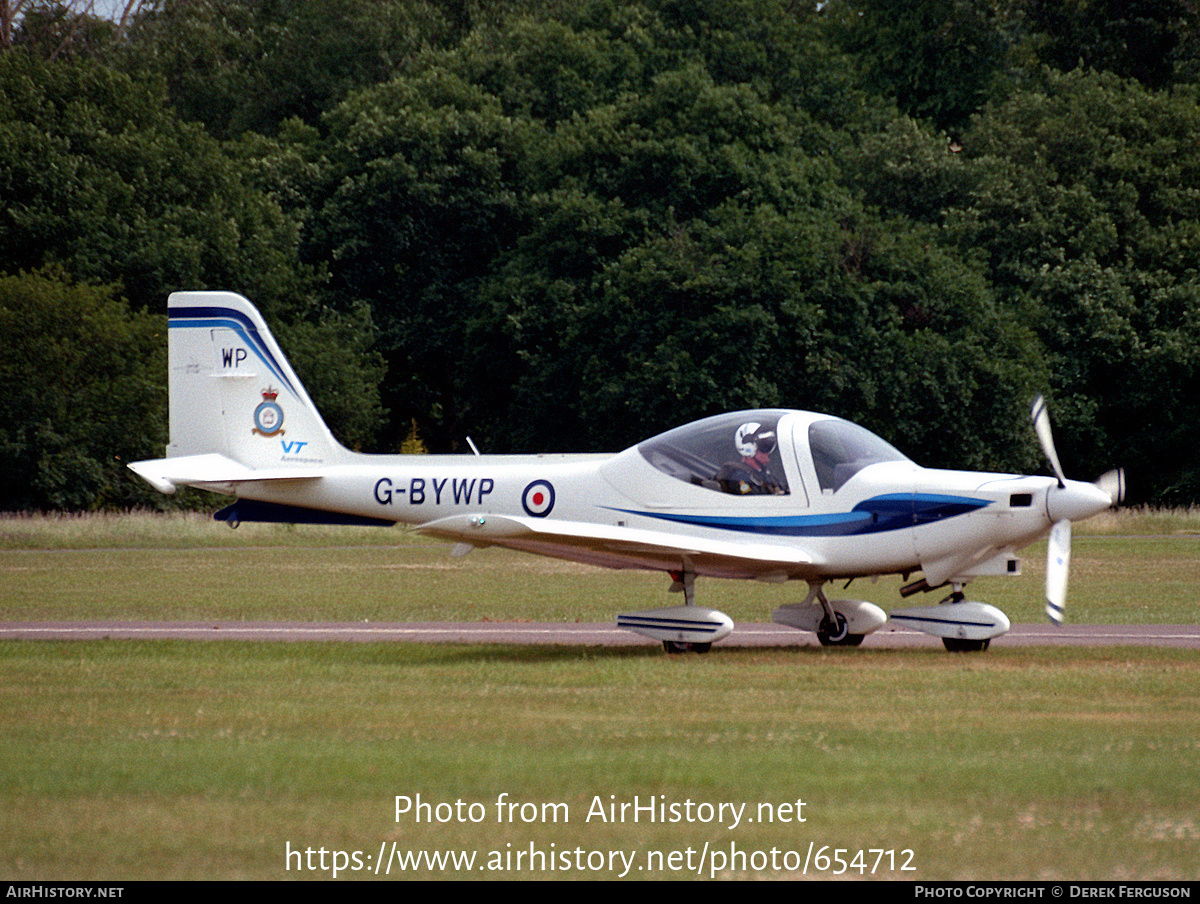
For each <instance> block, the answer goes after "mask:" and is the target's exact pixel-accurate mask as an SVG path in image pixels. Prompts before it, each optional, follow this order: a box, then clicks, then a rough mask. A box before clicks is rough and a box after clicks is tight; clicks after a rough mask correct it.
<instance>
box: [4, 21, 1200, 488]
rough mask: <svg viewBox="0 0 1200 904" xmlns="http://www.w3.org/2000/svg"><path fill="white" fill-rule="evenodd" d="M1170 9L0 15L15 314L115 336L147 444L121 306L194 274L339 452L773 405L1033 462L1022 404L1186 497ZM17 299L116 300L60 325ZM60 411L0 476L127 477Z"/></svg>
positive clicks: (23, 350)
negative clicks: (274, 340) (258, 332)
mask: <svg viewBox="0 0 1200 904" xmlns="http://www.w3.org/2000/svg"><path fill="white" fill-rule="evenodd" d="M39 9H40V10H42V11H43V12H41V13H39V15H40V16H41V18H40V19H37V22H41V23H43V25H39V27H45V26H44V23H45V22H48V21H61V17H60V18H59V19H55V18H54V15H56V14H55V13H54V8H53V7H47V6H43V7H39ZM60 12H61V10H60ZM32 21H33V20H31V22H32ZM85 24H86V23H85ZM1197 24H1198V21H1197V16H1196V14H1195V13H1194V12H1191V11H1189V9H1188V7H1187V5H1185V4H1180V3H1176V2H1174V0H1156V2H1152V3H1151V2H1148V3H1142V4H1133V5H1132V6H1130V5H1129V4H1122V5H1115V4H1103V3H1094V2H1079V3H1070V4H1066V5H1063V4H1045V3H1041V2H1039V0H1008V2H1001V3H996V2H986V3H985V2H982V0H921V2H918V3H912V4H907V5H905V6H904V7H902V8H898V7H896V6H895V5H894V4H882V3H878V2H877V0H834V2H832V3H828V4H822V5H820V6H819V7H818V6H815V5H814V6H802V5H799V4H795V3H791V2H787V0H582V2H576V3H571V4H566V3H562V2H555V0H420V2H411V0H314V2H310V3H303V4H299V3H289V2H285V0H276V2H270V3H263V2H261V0H222V2H221V3H220V4H217V3H215V2H210V0H190V2H182V0H159V2H153V3H150V2H147V3H144V4H143V5H142V7H141V9H140V10H139V11H138V13H137V15H136V16H135V17H134V18H133V19H132V21H130V22H128V23H127V27H126V28H125V29H124V30H123V31H121V32H117V31H115V30H112V29H108V30H105V29H103V28H101V27H99V24H98V23H95V22H94V21H92V22H91V25H92V26H93V27H92V28H91V29H90V30H89V29H82V30H81V31H80V33H86V34H88V35H89V39H88V41H87V42H86V43H82V44H80V45H79V46H78V47H77V48H75V52H65V53H59V52H58V51H55V53H54V54H50V53H48V52H46V50H45V48H46V47H47V46H48V44H47V42H46V41H44V40H34V38H35V37H36V36H35V35H32V34H29V35H25V38H24V39H23V35H22V32H21V31H20V28H18V30H17V33H16V36H15V38H14V41H13V46H12V48H11V49H9V50H7V51H4V52H0V241H2V242H3V247H4V248H5V252H6V254H5V264H4V267H3V269H4V271H5V272H7V273H8V274H9V275H10V277H11V279H10V280H8V281H4V282H2V283H0V286H2V287H3V291H4V292H5V293H7V294H6V295H4V297H0V315H2V316H5V317H8V318H10V319H11V320H12V322H19V321H20V319H21V318H22V317H29V318H34V319H36V318H41V319H37V320H36V322H38V323H40V324H42V329H43V330H45V331H47V336H46V337H42V338H44V339H45V340H46V341H49V339H48V336H49V335H50V334H55V333H61V335H60V336H59V338H58V339H57V340H55V341H56V343H57V347H60V348H62V347H66V345H69V344H70V343H71V342H78V343H83V344H84V345H85V346H86V347H88V348H90V349H91V350H92V351H91V353H90V355H89V356H88V359H89V361H90V362H91V366H101V362H103V361H105V360H107V359H108V358H110V357H111V358H112V359H113V364H112V368H111V374H110V377H109V378H110V379H111V380H112V381H114V382H113V385H114V386H115V385H118V384H120V385H121V386H122V387H124V388H123V389H122V390H121V393H122V394H123V395H124V396H129V395H131V394H137V392H138V391H140V390H135V388H134V387H141V389H144V390H145V391H144V393H143V394H142V396H141V398H140V401H139V402H138V405H139V406H141V407H139V408H137V409H136V410H137V411H138V412H139V413H138V414H137V418H136V421H137V423H138V424H142V423H143V422H145V423H146V426H145V427H144V428H142V427H132V426H128V430H137V431H138V435H139V436H142V437H144V438H145V443H148V444H149V445H150V446H156V444H157V446H161V443H162V442H163V437H162V436H161V432H162V430H163V429H164V427H165V417H164V416H163V413H162V411H161V405H162V403H163V391H162V384H163V382H164V381H165V375H164V374H163V373H162V370H161V368H162V364H161V360H160V359H158V358H155V357H154V356H155V355H161V349H160V350H158V351H155V350H153V349H150V348H149V347H148V345H147V344H146V343H145V342H144V341H143V339H144V338H145V336H147V335H148V334H149V331H150V328H149V327H148V326H146V325H147V324H150V323H153V322H154V321H153V318H154V317H155V316H157V315H156V314H155V313H153V312H158V313H159V314H160V313H161V311H162V304H163V299H164V298H165V296H166V294H168V293H169V292H170V291H172V290H174V289H178V288H199V287H213V288H226V289H234V290H237V291H241V292H243V293H244V294H246V295H247V296H249V297H251V298H252V299H253V300H254V301H255V302H256V303H259V304H260V305H262V306H263V308H264V309H265V311H266V313H267V315H268V317H269V318H271V319H272V322H273V324H274V323H279V324H280V328H279V330H278V332H279V333H280V338H281V341H282V342H283V343H284V345H285V347H287V348H288V350H289V353H290V354H291V356H292V357H293V359H294V362H295V364H296V366H297V369H298V370H299V371H300V372H301V376H302V377H303V378H304V379H305V381H306V383H307V384H308V385H309V387H310V391H312V393H313V395H314V397H315V398H316V399H317V402H318V404H319V405H320V406H321V407H322V409H323V411H324V412H325V414H326V416H327V418H328V419H329V421H330V423H331V426H332V427H333V429H334V432H335V433H337V434H338V435H339V437H341V438H342V439H343V441H345V442H347V443H349V444H351V445H357V446H362V447H364V448H398V447H399V445H400V444H401V442H402V441H403V439H404V438H405V437H406V436H407V435H408V434H409V432H410V427H411V425H412V424H413V423H414V422H415V423H416V424H417V427H418V431H419V433H420V436H421V438H422V439H424V440H425V442H426V444H427V445H428V446H429V447H430V448H432V449H434V450H443V449H450V448H455V447H456V446H457V444H458V443H459V442H460V441H461V439H462V437H463V436H464V435H465V434H466V433H470V434H471V435H472V436H473V437H474V438H475V439H476V440H477V441H481V442H482V443H484V444H485V445H486V447H487V448H488V449H489V450H490V451H505V450H540V449H588V448H591V449H601V448H609V449H611V448H617V447H620V446H622V445H624V444H626V443H629V442H632V441H634V440H636V439H638V438H640V437H642V436H645V435H647V434H649V433H652V432H655V431H657V430H661V429H665V428H667V427H670V426H674V425H675V424H678V423H680V422H683V421H685V420H687V419H690V418H693V417H698V416H701V415H704V414H708V413H712V412H714V411H718V410H722V409H727V408H734V407H741V406H756V405H782V406H794V407H807V408H815V409H820V410H828V411H831V412H834V413H838V414H841V415H844V416H847V417H850V418H853V419H855V420H858V421H861V422H863V423H865V424H867V425H868V426H870V427H872V428H874V429H876V430H877V431H878V432H880V433H881V434H883V435H884V436H886V437H887V438H889V439H891V440H893V441H894V442H896V443H897V444H898V445H900V446H901V447H902V448H904V449H905V450H907V451H910V452H911V453H912V454H913V455H914V457H916V458H918V459H919V460H921V461H923V462H925V463H928V464H946V465H949V464H961V465H967V466H976V467H994V468H1011V469H1020V470H1024V469H1029V468H1036V467H1038V463H1039V453H1038V452H1037V450H1036V448H1035V444H1034V443H1033V441H1032V439H1031V437H1030V431H1029V428H1028V424H1027V416H1026V404H1027V402H1028V400H1029V398H1030V397H1031V396H1032V395H1033V394H1035V393H1036V392H1047V393H1048V394H1049V395H1050V396H1051V399H1052V407H1053V410H1054V414H1055V418H1056V420H1057V421H1058V423H1059V436H1060V447H1061V451H1062V453H1063V458H1064V461H1065V462H1066V463H1067V464H1068V469H1069V470H1071V471H1072V472H1073V475H1077V476H1087V474H1088V473H1089V472H1096V473H1099V471H1101V470H1103V469H1105V468H1107V467H1109V466H1111V465H1113V464H1118V463H1123V464H1126V465H1128V466H1129V467H1130V472H1131V476H1132V478H1133V486H1134V487H1135V488H1136V489H1137V490H1138V491H1139V498H1142V499H1156V500H1162V501H1174V502H1183V501H1193V500H1195V499H1196V498H1197V495H1198V494H1200V461H1197V459H1196V457H1195V456H1194V455H1193V454H1192V453H1191V451H1190V450H1191V448H1192V447H1194V446H1195V445H1196V441H1197V437H1196V434H1197V432H1200V426H1197V425H1198V424H1200V418H1197V414H1200V412H1197V410H1196V409H1197V405H1198V404H1200V403H1198V402H1197V401H1196V400H1197V398H1198V397H1200V394H1198V393H1197V388H1198V387H1197V369H1196V355H1197V353H1196V351H1195V349H1196V348H1198V347H1200V342H1198V340H1200V336H1197V335H1196V332H1197V330H1200V316H1198V311H1197V271H1196V267H1197V265H1196V258H1197V242H1198V241H1200V236H1198V235H1197V229H1198V228H1200V200H1198V197H1200V196H1198V195H1197V186H1200V178H1198V176H1200V173H1198V172H1197V170H1198V168H1200V159H1198V157H1197V155H1198V154H1200V151H1198V150H1197V145H1196V142H1195V138H1194V136H1195V135H1196V134H1197V132H1198V130H1197V125H1200V123H1197V117H1198V116H1200V113H1198V109H1200V107H1198V105H1197V100H1198V97H1197V91H1198V90H1200V89H1198V88H1197V85H1196V83H1195V77H1196V75H1197V72H1196V66H1195V60H1196V59H1197V53H1198V49H1197V46H1196V42H1197V36H1198V31H1197ZM31 27H32V26H31ZM1133 34H1136V35H1137V36H1138V39H1137V40H1131V39H1130V38H1129V36H1130V35H1133ZM51 55H53V56H54V59H52V60H51V59H48V58H47V57H49V56H51ZM1106 70H1107V71H1106ZM46 267H51V268H52V269H50V270H47V269H44V268H46ZM31 274H32V275H31ZM30 299H37V302H36V304H35V305H34V306H35V307H37V308H38V309H39V310H40V309H45V308H47V307H56V306H57V307H60V308H62V309H63V311H65V312H70V311H84V310H85V309H87V310H90V309H91V308H89V307H88V306H89V305H90V306H93V307H95V306H97V305H98V306H99V308H102V309H103V310H105V311H106V312H107V313H106V314H105V315H104V318H107V320H106V322H108V321H111V322H113V323H117V322H120V323H124V324H125V325H124V326H122V327H121V328H120V329H118V328H116V327H115V326H114V327H111V328H106V329H105V330H103V331H99V332H97V333H96V337H95V339H96V341H95V342H93V341H91V340H85V339H84V338H81V337H80V336H79V335H78V333H77V332H76V333H71V332H70V331H69V330H68V327H69V326H71V324H72V323H73V318H72V317H71V316H69V314H68V316H65V317H63V318H59V319H55V318H53V317H49V316H43V315H42V314H38V315H36V317H35V315H34V314H33V313H30V308H29V305H31V304H34V302H33V301H31V300H30ZM22 305H24V307H22ZM122 310H123V311H124V315H123V316H124V317H125V320H121V316H122V315H120V314H119V312H121V311H122ZM134 312H137V313H134ZM95 316H97V317H99V316H100V315H98V314H97V315H95ZM146 318H149V319H146ZM79 319H80V318H79V317H75V318H74V321H78V320H79ZM31 322H32V321H31ZM72 328H73V327H72ZM12 335H13V339H12V342H13V348H12V349H11V351H12V352H13V353H14V354H15V355H17V356H18V357H21V358H23V359H24V362H29V361H32V360H34V356H35V355H43V354H45V353H44V351H43V350H42V349H40V347H38V346H36V344H30V345H28V346H26V345H25V344H24V343H26V341H29V342H30V343H33V339H32V338H30V337H28V335H27V332H26V333H21V332H20V331H17V332H16V333H15V334H12ZM101 347H102V348H104V349H105V351H103V352H101V351H97V349H98V348H101ZM48 360H49V361H55V362H57V363H54V364H53V365H52V366H50V369H49V372H48V373H47V374H46V376H45V379H46V380H49V381H53V380H56V379H60V377H59V372H61V380H60V381H66V382H68V383H69V382H70V381H71V380H72V376H71V375H72V374H73V373H74V371H72V369H71V368H72V367H74V366H75V365H73V364H71V363H70V362H68V361H66V360H60V359H55V358H53V356H51V357H50V358H48ZM131 361H140V362H141V364H142V369H141V371H136V369H135V371H129V370H127V369H125V368H127V366H128V362H131ZM22 366H25V364H24V363H23V364H22ZM55 368H58V371H59V372H56V371H55ZM134 372H137V373H140V376H139V377H138V379H142V378H145V379H146V380H147V383H145V384H139V383H136V382H135V381H133V377H132V376H131V374H133V373H134ZM5 379H6V380H8V381H12V382H11V384H10V383H4V384H0V389H3V390H4V391H6V392H7V391H9V387H10V385H11V386H12V387H15V388H13V389H12V390H11V391H12V392H13V394H14V395H13V398H23V396H22V395H21V393H22V392H26V390H25V389H24V388H23V386H24V383H23V382H22V381H24V380H25V379H27V376H26V375H25V373H24V371H23V370H21V368H17V367H15V368H9V369H8V370H7V371H6V372H5ZM122 381H125V382H122ZM79 401H80V405H82V406H83V407H80V406H78V405H77V406H71V411H72V413H73V414H74V417H73V418H71V417H69V416H68V415H67V414H66V413H64V410H63V409H61V408H55V407H54V406H52V405H48V403H43V404H41V405H40V406H39V405H32V404H27V403H22V404H16V405H8V406H6V407H4V408H3V409H0V414H2V417H0V461H3V462H4V463H6V464H10V466H11V467H12V468H16V469H18V470H19V472H20V473H21V474H24V475H29V476H28V478H27V479H25V480H24V483H23V486H24V487H25V489H23V490H22V494H23V495H20V496H13V497H12V498H10V499H6V500H5V503H4V505H5V506H28V507H73V508H80V507H81V508H87V507H93V506H97V505H121V504H132V503H135V502H141V501H143V499H144V498H145V497H144V496H143V495H142V494H141V491H140V489H139V488H137V484H136V483H135V482H133V481H132V480H126V479H124V478H123V476H121V475H120V474H119V470H120V469H119V468H118V467H115V466H113V465H112V462H114V461H117V460H118V459H120V460H124V457H125V456H127V455H130V454H147V455H152V454H157V447H155V448H152V449H150V450H148V451H146V452H144V453H143V452H141V451H138V452H136V453H135V452H134V451H131V450H129V449H127V448H126V446H125V445H122V444H121V443H117V442H116V440H115V439H114V438H113V436H112V433H111V424H110V423H109V420H108V419H110V418H111V417H113V414H112V410H111V409H107V408H104V407H103V406H102V405H100V404H99V402H98V401H97V400H95V399H91V398H90V397H87V396H82V395H81V397H80V400H79ZM156 406H157V407H156ZM385 412H386V416H385ZM155 418H158V420H157V422H156V423H157V426H154V425H153V424H151V423H150V422H153V421H154V420H155ZM87 424H94V425H95V430H94V437H93V436H87V437H85V436H83V435H82V434H80V433H79V432H78V431H79V430H80V429H82V427H81V425H87ZM124 441H125V442H128V438H127V437H126V438H125V440H124ZM39 443H40V444H41V446H40V447H39ZM39 448H42V449H43V452H39V451H38V449H39ZM106 456H107V457H106ZM39 475H40V476H39ZM55 475H58V476H55Z"/></svg>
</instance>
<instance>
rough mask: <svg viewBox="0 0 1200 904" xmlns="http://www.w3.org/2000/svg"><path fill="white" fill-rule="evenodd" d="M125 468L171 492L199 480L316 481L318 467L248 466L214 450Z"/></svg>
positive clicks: (166, 491) (130, 465) (164, 490)
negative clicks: (310, 468) (210, 452)
mask: <svg viewBox="0 0 1200 904" xmlns="http://www.w3.org/2000/svg"><path fill="white" fill-rule="evenodd" d="M129 469H130V470H131V471H133V472H134V473H135V474H137V475H138V476H139V477H141V478H142V479H143V480H145V481H146V482H148V483H149V484H150V485H151V486H153V487H154V488H155V489H156V490H158V491H159V492H160V493H174V492H175V489H176V487H178V486H180V485H183V486H193V485H195V484H203V483H244V482H248V481H254V480H316V479H317V478H319V477H320V476H321V472H320V471H318V470H307V469H303V468H249V467H246V465H244V464H242V463H241V462H236V461H234V460H233V459H232V458H226V457H225V456H224V455H219V454H216V453H212V454H208V455H181V456H179V457H177V458H155V459H150V460H147V461H135V462H131V463H130V464H129Z"/></svg>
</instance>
